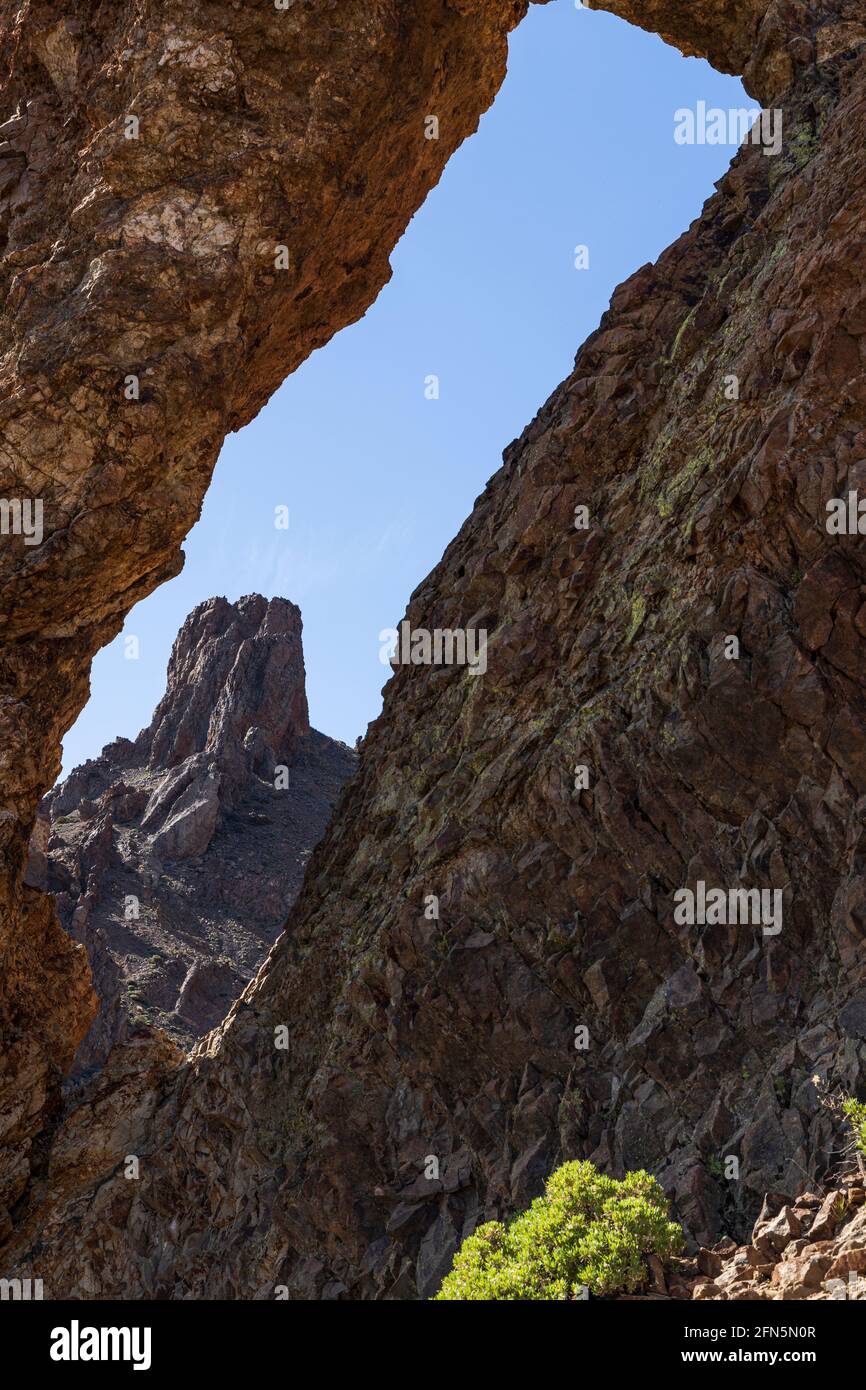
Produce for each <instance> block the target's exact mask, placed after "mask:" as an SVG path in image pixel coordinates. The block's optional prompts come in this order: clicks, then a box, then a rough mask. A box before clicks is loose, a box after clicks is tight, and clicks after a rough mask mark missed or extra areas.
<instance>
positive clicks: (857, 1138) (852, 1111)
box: [842, 1096, 866, 1155]
mask: <svg viewBox="0 0 866 1390" xmlns="http://www.w3.org/2000/svg"><path fill="white" fill-rule="evenodd" d="M842 1110H843V1112H844V1114H845V1119H846V1120H847V1121H848V1123H849V1124H850V1126H851V1128H852V1129H853V1131H854V1143H855V1144H856V1145H857V1148H858V1149H859V1150H860V1152H861V1154H864V1155H866V1103H864V1102H863V1101H862V1100H854V1099H853V1097H851V1096H848V1097H846V1099H845V1100H844V1101H843V1102H842Z"/></svg>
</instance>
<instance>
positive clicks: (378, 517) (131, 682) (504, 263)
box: [63, 0, 751, 774]
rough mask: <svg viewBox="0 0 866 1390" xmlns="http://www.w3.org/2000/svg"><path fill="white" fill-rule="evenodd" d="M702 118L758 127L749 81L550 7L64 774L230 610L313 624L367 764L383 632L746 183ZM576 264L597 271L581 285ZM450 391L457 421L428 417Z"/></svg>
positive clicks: (141, 612) (145, 700) (315, 703)
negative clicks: (220, 603) (753, 122)
mask: <svg viewBox="0 0 866 1390" xmlns="http://www.w3.org/2000/svg"><path fill="white" fill-rule="evenodd" d="M701 100H703V101H707V102H708V103H710V104H711V105H718V106H721V107H724V108H729V107H738V106H742V105H751V103H749V102H747V101H746V99H745V97H744V94H743V90H742V86H741V84H740V83H739V82H738V81H736V80H735V79H733V78H727V77H722V76H720V75H719V74H718V73H715V72H713V71H712V69H711V68H710V67H708V65H707V64H706V63H703V62H700V61H698V60H696V59H684V58H682V57H681V56H680V55H679V54H678V53H677V52H676V51H675V50H674V49H672V48H669V47H667V46H666V45H665V44H663V43H662V42H661V40H660V39H657V38H655V37H654V36H652V35H648V34H645V33H643V32H642V31H641V30H638V29H634V28H631V27H630V26H628V25H627V24H625V23H623V22H622V21H621V20H617V19H615V18H613V17H612V16H610V15H607V14H602V13H595V12H591V11H587V10H580V9H577V8H576V7H575V4H574V0H553V3H551V4H549V5H546V6H533V7H532V9H531V11H530V13H529V15H528V17H527V19H526V20H525V21H524V22H523V24H522V25H521V26H520V28H519V29H518V30H516V31H515V33H514V34H513V35H512V36H511V43H510V56H509V71H508V77H507V79H506V81H505V84H504V86H503V88H502V90H501V91H500V93H499V96H498V97H497V99H496V102H495V104H494V106H493V108H492V109H491V111H489V112H488V113H487V115H486V116H484V117H483V118H482V122H481V126H480V129H479V131H478V133H477V134H476V135H475V136H474V137H473V138H472V139H470V140H469V141H467V142H466V144H464V145H463V147H462V148H461V149H460V150H459V151H458V152H457V154H456V155H455V156H454V157H453V159H452V160H451V162H450V164H449V165H448V166H447V168H446V170H445V173H444V175H443V178H442V180H441V182H440V184H439V186H438V187H437V188H435V189H434V190H433V191H432V192H431V194H430V195H429V197H428V199H427V201H426V203H425V204H424V206H423V207H422V208H421V209H420V211H419V212H418V214H417V215H416V216H415V218H414V219H413V221H412V223H411V224H410V226H409V228H408V231H407V232H406V234H405V236H404V237H403V239H402V241H401V242H400V243H399V245H398V246H397V248H396V250H395V251H394V254H393V256H392V258H391V260H392V265H393V269H394V274H393V278H392V279H391V281H390V283H389V284H388V285H387V286H386V287H385V288H384V289H383V290H382V292H381V294H380V295H379V298H378V299H377V300H376V303H375V304H374V305H373V306H372V307H371V308H370V309H369V311H368V312H367V314H366V316H365V317H364V318H363V319H362V320H360V322H358V323H357V324H354V325H352V326H351V327H349V328H346V329H344V330H343V332H341V333H339V334H338V335H337V336H336V337H335V338H334V339H333V340H332V341H331V342H330V343H329V344H328V345H327V346H326V347H324V348H322V349H321V350H320V351H319V352H317V353H315V354H314V355H313V356H312V357H311V358H310V359H309V360H308V361H307V362H305V363H304V365H303V366H302V367H301V368H300V369H299V370H298V371H297V372H295V374H294V375H293V376H292V377H290V378H289V379H288V380H287V381H286V382H285V383H284V384H283V386H282V387H281V388H280V390H279V391H278V392H277V393H276V395H275V396H274V397H273V398H272V399H271V401H270V402H269V403H268V405H267V406H266V407H265V409H264V410H263V411H262V412H261V413H260V415H259V416H258V418H257V419H256V420H254V421H253V422H252V423H251V424H250V425H248V426H247V427H246V429H244V430H243V431H241V433H240V434H236V435H231V436H230V437H229V438H228V439H227V440H226V443H225V446H224V448H223V451H222V454H221V456H220V459H219V462H218V464H217V468H216V472H215V474H214V479H213V483H212V484H211V489H210V492H209V493H208V496H207V498H206V500H205V504H204V509H203V512H202V517H201V520H200V521H199V522H198V524H197V525H196V526H195V527H194V529H193V530H192V531H191V532H190V535H189V537H188V540H187V544H186V546H185V550H186V556H187V560H186V566H185V568H184V570H183V573H182V574H180V575H179V576H178V577H177V578H176V579H174V580H172V581H171V582H170V583H168V584H165V585H163V586H162V588H160V589H158V590H157V591H156V593H154V594H152V595H151V596H150V597H149V598H147V599H145V600H144V601H143V602H141V603H139V604H138V605H137V606H136V607H135V608H134V609H133V610H132V612H131V613H130V615H129V617H128V618H127V621H126V625H125V627H124V633H123V634H121V636H119V637H118V638H117V639H116V640H115V641H114V642H112V643H111V644H110V646H108V647H106V648H105V649H104V650H103V651H102V652H100V653H99V655H98V656H97V658H96V661H95V662H94V666H93V673H92V679H91V689H92V694H91V698H90V701H89V703H88V705H87V706H86V708H85V709H84V711H83V712H82V714H81V716H80V718H79V719H78V721H77V723H76V724H75V725H74V726H73V728H72V729H71V730H70V731H69V732H68V734H67V735H66V738H65V739H64V758H63V766H64V774H65V773H66V772H68V771H70V770H71V769H72V768H73V767H75V766H76V765H77V764H78V763H80V762H82V761H84V759H85V758H88V757H94V756H95V755H96V754H97V753H98V752H99V751H100V749H101V748H102V746H103V745H104V744H105V743H107V742H109V741H110V740H111V739H113V738H116V737H117V736H118V735H119V734H125V735H126V736H127V737H134V736H135V734H137V733H138V731H139V729H140V728H142V727H144V726H145V725H146V724H148V723H149V721H150V717H151V714H152V712H153V708H154V706H155V705H156V703H157V701H158V699H159V697H160V696H161V694H162V692H163V689H164V686H165V671H166V665H167V662H168V655H169V651H170V649H171V643H172V641H173V639H174V636H175V634H176V632H177V630H178V628H179V627H180V625H181V623H182V622H183V620H184V618H185V617H186V615H187V613H189V612H190V610H191V609H192V608H193V607H195V605H196V604H197V603H200V602H201V601H202V600H203V599H206V598H210V597H211V596H212V595H214V594H224V595H225V596H226V597H227V598H229V599H236V598H238V597H240V596H241V595H242V594H247V593H252V592H259V593H263V594H266V595H267V596H269V597H270V596H273V595H278V594H279V595H283V596H285V597H287V598H290V599H292V600H293V602H295V603H297V604H299V605H300V607H301V610H302V613H303V618H304V649H305V656H306V668H307V692H308V697H309V703H310V714H311V718H312V721H313V724H314V725H315V726H316V727H317V728H319V729H321V730H323V732H325V733H328V734H331V735H333V736H334V737H336V738H341V739H343V740H344V741H345V742H347V743H353V742H354V740H355V738H356V736H357V735H358V734H361V733H363V732H364V730H365V729H366V727H367V724H368V723H369V721H370V720H371V719H374V718H375V717H376V715H377V714H378V713H379V710H380V708H381V690H382V686H383V685H384V683H385V678H386V676H387V675H388V674H389V673H388V671H387V668H385V667H383V666H382V665H381V663H380V661H379V646H380V643H379V632H380V631H381V630H382V629H383V628H387V627H394V626H396V625H397V623H398V622H399V620H400V619H401V617H402V616H403V612H404V609H405V605H406V601H407V599H408V597H409V594H410V593H411V592H412V590H413V589H414V588H415V586H416V585H417V583H418V582H419V580H421V579H422V578H423V577H424V575H425V574H427V573H428V572H429V571H430V570H431V569H432V568H433V566H434V565H435V564H436V562H437V561H438V560H439V558H440V557H441V555H442V552H443V550H444V549H445V547H446V545H447V544H448V542H449V540H450V539H451V538H452V536H453V535H454V534H455V533H456V531H457V530H458V529H459V527H460V525H461V523H462V522H463V520H464V518H465V517H466V516H467V515H468V513H469V512H470V511H471V509H472V504H473V501H474V499H475V498H476V497H477V496H478V494H479V493H480V492H481V491H482V489H483V487H484V484H485V483H486V481H487V479H488V478H489V477H490V476H491V474H493V473H494V472H495V471H496V469H497V468H498V467H499V465H500V462H501V454H502V450H503V449H504V448H505V447H506V445H507V444H508V443H509V442H510V441H511V440H512V439H513V438H515V437H516V436H517V435H519V434H520V432H521V431H522V429H523V428H524V426H525V425H526V424H527V423H528V422H529V421H530V420H531V419H532V417H533V416H534V415H535V413H536V411H537V410H538V407H539V406H540V405H541V404H542V402H543V401H544V400H545V399H546V398H547V396H548V395H549V394H550V393H551V391H552V390H553V389H554V388H555V386H556V385H557V384H558V383H559V382H560V381H561V380H562V378H563V377H565V376H567V374H568V372H569V371H570V369H571V366H572V363H573V361H574V356H575V353H576V351H577V349H578V348H579V346H580V344H581V343H582V342H583V340H584V339H585V338H586V337H587V336H588V334H589V333H590V332H592V330H593V329H594V328H595V327H596V325H597V323H598V320H599V318H600V317H601V314H602V313H603V312H604V310H605V309H606V307H607V305H608V302H609V300H610V296H611V293H612V291H613V289H614V288H615V286H616V285H617V284H619V282H620V281H622V280H624V279H625V278H626V277H627V276H628V275H630V274H631V273H632V271H634V270H636V269H637V268H638V267H639V266H641V265H643V264H644V263H645V262H647V261H650V260H653V259H655V257H656V256H657V255H658V254H659V252H660V251H662V250H663V249H664V247H665V246H667V245H669V244H670V242H672V241H673V240H675V238H676V237H678V236H679V234H680V233H681V232H682V231H684V230H685V228H686V227H687V226H688V224H689V223H690V222H691V221H692V220H693V219H694V218H695V217H696V216H697V215H698V213H699V212H700V209H701V207H702V205H703V203H704V201H705V200H706V198H707V197H708V196H709V195H710V193H711V192H712V185H713V182H714V181H715V180H716V179H718V178H719V177H720V176H721V175H722V174H723V173H724V171H725V169H726V168H727V165H728V163H729V162H730V159H731V157H732V155H733V150H732V149H730V148H725V147H719V146H706V145H705V146H698V145H695V146H684V145H680V144H677V143H676V142H675V140H674V129H675V120H674V113H675V112H676V111H677V109H679V108H682V107H696V105H697V103H698V101H701ZM578 244H585V245H587V246H588V247H589V250H590V269H589V270H588V271H578V270H576V269H575V266H574V248H575V246H576V245H578ZM431 374H435V375H437V376H438V377H439V380H440V395H439V399H438V400H428V399H426V397H425V379H426V378H427V377H428V376H429V375H431ZM277 506H287V507H288V508H289V514H290V523H289V528H288V530H277V529H276V528H275V526H274V509H275V507H277ZM126 634H134V635H135V636H137V637H138V638H139V642H140V656H139V659H138V660H127V659H126V658H125V656H124V641H123V638H124V635H126Z"/></svg>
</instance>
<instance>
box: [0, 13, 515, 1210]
mask: <svg viewBox="0 0 866 1390" xmlns="http://www.w3.org/2000/svg"><path fill="white" fill-rule="evenodd" d="M527 5H528V0H432V3H431V0H375V3H372V4H371V0H294V3H292V4H291V5H289V6H288V7H285V8H283V9H277V8H276V7H275V6H274V5H272V4H270V3H262V4H256V5H248V4H241V3H239V0H208V3H207V4H206V5H205V4H201V3H193V4H189V3H187V2H186V0H184V3H181V0H148V2H147V3H146V4H145V5H143V6H142V5H140V4H133V3H131V0H121V3H119V4H113V5H101V6H88V7H87V9H86V12H83V11H82V7H81V6H80V4H78V3H77V0H59V3H57V2H56V0H50V3H49V0H27V3H26V4H24V5H20V4H18V3H17V2H16V3H13V0H0V54H2V57H0V304H2V311H0V401H2V405H0V498H2V499H4V501H6V502H10V503H12V504H15V506H16V507H17V508H18V511H17V520H16V513H15V512H14V511H12V512H10V513H9V515H8V516H5V515H4V523H3V534H2V536H0V644H2V646H0V760H2V761H0V773H2V776H0V1038H2V1047H0V1059H2V1060H0V1229H3V1228H4V1227H5V1224H6V1223H7V1222H8V1216H7V1215H6V1212H7V1211H8V1210H9V1209H10V1208H11V1207H12V1206H14V1205H15V1203H16V1202H17V1201H18V1200H19V1199H20V1198H21V1196H22V1194H23V1192H24V1190H25V1188H26V1185H27V1180H28V1176H29V1174H30V1173H31V1170H33V1171H36V1170H40V1171H41V1168H42V1166H43V1159H44V1154H43V1152H42V1148H41V1147H40V1145H41V1144H42V1141H41V1140H40V1139H39V1135H40V1134H41V1133H42V1131H44V1130H47V1128H50V1126H51V1124H52V1123H53V1120H52V1116H53V1114H54V1110H55V1107H56V1104H57V1099H58V1095H59V1087H60V1083H61V1080H62V1077H63V1075H64V1073H65V1072H66V1071H68V1069H69V1066H70V1065H71V1062H72V1058H73V1056H74V1054H75V1051H76V1048H77V1046H78V1044H79V1042H80V1041H81V1038H82V1037H83V1035H84V1033H85V1032H86V1031H87V1028H88V1027H89V1025H90V1022H91V1019H92V1017H93V1012H94V1010H95V1008H96V1000H95V997H94V995H93V993H92V990H91V988H90V983H89V975H88V970H87V964H86V958H85V953H84V951H83V950H82V949H81V948H80V947H78V946H76V945H75V944H74V943H73V942H72V941H71V940H70V938H69V937H68V936H67V934H66V933H65V932H64V931H63V930H62V928H61V927H60V926H59V924H58V923H57V920H56V917H55V914H54V912H53V909H52V906H51V902H50V900H49V899H47V898H46V897H45V896H44V895H40V894H37V893H35V892H33V891H31V890H29V889H28V888H26V887H25V885H24V883H23V872H24V867H25V863H26V859H27V852H28V843H29V840H30V836H31V832H32V829H33V825H34V820H35V815H36V807H37V803H38V801H39V798H40V797H41V796H42V795H44V794H45V793H46V792H47V791H48V790H49V789H50V787H51V786H52V785H53V784H54V782H55V781H56V778H57V775H58V773H59V770H60V744H61V736H62V733H63V732H64V731H65V730H66V729H67V728H69V726H70V725H71V724H72V723H73V721H74V719H75V717H76V715H77V714H78V713H79V711H80V710H81V708H82V706H83V705H84V703H85V701H86V699H87V694H88V676H89V669H90V662H91V660H92V657H93V655H94V653H95V652H96V651H97V650H98V649H99V648H100V647H101V646H103V645H104V644H105V643H106V642H107V641H109V640H110V639H111V638H112V637H113V636H114V635H115V634H116V633H117V632H118V631H119V630H120V627H121V625H122V622H123V618H124V615H125V614H126V613H127V612H128V611H129V609H130V608H131V607H132V606H133V605H134V604H135V603H136V602H137V601H138V600H139V599H141V598H142V597H144V595H145V594H147V593H149V592H150V591H151V590H152V589H153V588H154V587H155V586H156V585H157V584H159V583H161V582H162V581H163V580H164V579H166V578H169V577H170V576H172V575H174V574H176V573H177V571H178V569H179V568H180V566H181V564H182V553H181V549H180V546H181V542H182V540H183V537H184V536H185V535H186V533H187V531H188V530H189V528H190V526H191V525H192V524H193V522H194V521H195V520H196V518H197V516H198V513H199V509H200V506H201V500H202V497H203V495H204V492H205V489H206V487H207V485H208V482H209V480H210V476H211V472H212V469H213V466H214V463H215V460H216V457H217V454H218V452H219V448H220V446H221V444H222V441H223V438H224V436H225V434H226V433H227V432H228V431H229V430H235V429H239V428H240V427H241V426H242V425H244V424H245V423H246V422H247V421H248V420H249V419H251V417H252V416H253V415H254V414H255V413H256V412H257V411H258V410H259V409H260V407H261V406H262V405H263V404H264V402H265V401H266V400H267V399H268V397H269V396H270V394H271V393H272V392H273V390H274V389H275V388H276V387H277V386H278V385H279V383H280V382H281V381H282V380H283V378H284V377H285V376H286V374H287V373H288V372H290V371H291V370H292V369H293V368H294V367H296V366H297V365H298V363H299V362H301V361H302V360H303V359H304V358H305V357H306V356H307V354H308V353H310V352H311V351H312V350H313V349H314V348H316V347H319V346H320V345H321V344H323V343H324V342H326V341H327V340H328V338H329V337H330V336H331V335H332V334H333V333H334V332H335V331H336V330H337V329H339V328H342V327H343V326H344V325H345V324H347V323H350V322H351V321H353V320H354V319H356V318H358V317H359V315H361V314H362V313H363V312H364V310H365V309H366V308H367V306H368V305H369V304H370V303H371V302H372V300H373V299H374V298H375V296H376V294H377V293H378V291H379V290H380V288H381V287H382V285H383V284H384V283H385V281H386V280H387V279H388V278H389V275H390V267H389V263H388V257H389V255H390V252H391V249H392V247H393V246H394V245H395V243H396V241H397V239H398V238H399V236H400V235H401V234H402V232H403V231H404V229H405V227H406V225H407V223H408V221H409V218H410V217H411V216H412V214H413V213H414V212H415V210H416V209H417V208H418V206H419V205H420V203H421V202H422V201H423V199H424V197H425V195H426V194H427V192H428V191H429V189H430V188H431V187H432V186H433V185H434V184H435V183H436V182H437V180H438V178H439V175H440V173H441V171H442V168H443V166H444V164H445V162H446V160H447V159H448V157H449V156H450V154H451V153H452V152H453V151H454V149H455V148H456V147H457V146H458V145H459V144H460V143H461V141H462V140H463V139H464V138H465V137H466V135H467V134H469V133H470V132H472V131H473V130H474V129H475V127H476V125H477V122H478V119H479V116H480V114H481V112H482V111H483V110H485V108H486V107H487V106H488V105H489V103H490V101H491V100H492V98H493V96H494V94H495V92H496V90H497V88H498V86H499V84H500V82H501V80H502V78H503V76H504V71H505V58H506V39H507V34H508V31H509V30H510V29H511V28H512V27H513V26H514V25H515V24H516V23H517V22H518V20H519V19H520V18H522V16H523V14H524V13H525V11H526V9H527ZM431 112H432V113H435V114H437V115H438V117H439V138H438V139H436V140H432V139H427V138H426V137H425V130H426V125H425V122H426V117H427V116H428V114H430V113H431ZM25 504H26V507H27V509H28V510H27V511H26V512H25V511H24V507H25ZM37 505H38V507H39V509H40V511H39V513H38V515H37V512H36V510H35V509H36V507H37ZM9 517H11V523H10V522H9ZM22 518H23V521H22ZM25 523H26V527H27V531H26V532H25V530H24V529H23V526H24V525H25ZM16 527H17V529H15V528H16ZM37 530H38V533H39V535H40V537H41V543H39V544H32V543H31V541H32V540H33V539H34V537H35V535H36V531H37Z"/></svg>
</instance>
